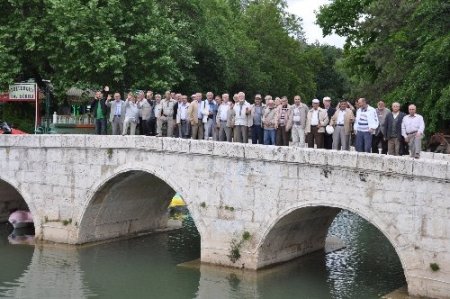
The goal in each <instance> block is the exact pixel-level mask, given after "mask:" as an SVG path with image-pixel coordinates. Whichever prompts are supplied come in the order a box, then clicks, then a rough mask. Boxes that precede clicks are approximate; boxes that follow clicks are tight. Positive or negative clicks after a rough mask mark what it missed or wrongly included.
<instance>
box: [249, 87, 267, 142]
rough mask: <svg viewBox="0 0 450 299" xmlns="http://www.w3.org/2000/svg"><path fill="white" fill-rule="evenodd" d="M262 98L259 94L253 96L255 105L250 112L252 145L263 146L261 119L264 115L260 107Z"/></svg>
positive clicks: (262, 108) (261, 106)
mask: <svg viewBox="0 0 450 299" xmlns="http://www.w3.org/2000/svg"><path fill="white" fill-rule="evenodd" d="M261 100H262V98H261V95H260V94H257V95H255V103H254V104H253V105H252V108H251V110H250V115H251V120H252V122H253V123H252V126H251V130H252V144H264V130H263V128H262V117H263V114H264V107H263V105H262V101H261Z"/></svg>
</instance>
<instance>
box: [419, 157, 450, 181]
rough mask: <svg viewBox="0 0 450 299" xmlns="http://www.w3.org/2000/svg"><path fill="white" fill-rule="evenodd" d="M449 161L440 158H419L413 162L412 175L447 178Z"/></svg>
mask: <svg viewBox="0 0 450 299" xmlns="http://www.w3.org/2000/svg"><path fill="white" fill-rule="evenodd" d="M448 167H449V163H448V162H445V161H442V160H421V159H417V160H414V162H413V175H414V176H416V177H429V178H439V179H447V178H448V176H449V173H448V171H449V168H448Z"/></svg>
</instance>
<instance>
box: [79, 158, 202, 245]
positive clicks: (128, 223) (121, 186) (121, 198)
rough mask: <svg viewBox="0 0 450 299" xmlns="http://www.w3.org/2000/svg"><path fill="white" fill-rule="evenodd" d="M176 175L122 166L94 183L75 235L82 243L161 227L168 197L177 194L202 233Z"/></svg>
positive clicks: (190, 198)
mask: <svg viewBox="0 0 450 299" xmlns="http://www.w3.org/2000/svg"><path fill="white" fill-rule="evenodd" d="M178 179H179V175H178V174H172V175H170V174H168V173H167V171H165V170H163V169H154V168H152V167H142V165H125V166H122V167H119V168H117V169H115V170H114V171H113V172H111V173H108V174H106V175H105V176H104V177H102V178H101V179H100V180H98V181H97V182H95V183H94V184H93V186H92V187H91V188H90V191H89V192H88V194H87V196H86V199H85V202H84V203H83V205H82V210H81V216H80V217H79V220H78V223H79V228H78V238H77V241H76V242H75V243H77V244H83V243H89V242H95V241H100V240H106V239H112V238H116V237H121V236H127V235H132V234H137V233H141V232H148V231H153V230H158V229H164V228H165V227H166V225H167V211H168V206H169V204H170V200H171V199H172V197H173V196H174V194H175V193H179V194H180V195H181V197H182V198H183V200H184V201H185V203H186V206H187V209H188V210H189V212H190V214H191V217H192V218H193V221H194V223H195V225H196V227H197V230H198V232H199V234H200V237H201V236H202V233H203V231H204V225H203V222H202V221H201V220H200V219H199V217H197V215H196V214H195V210H194V209H193V208H192V203H193V201H192V200H193V199H192V196H190V195H189V192H188V190H187V189H186V188H183V186H182V185H181V184H179V182H178V181H177V180H178Z"/></svg>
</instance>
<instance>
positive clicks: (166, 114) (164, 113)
mask: <svg viewBox="0 0 450 299" xmlns="http://www.w3.org/2000/svg"><path fill="white" fill-rule="evenodd" d="M175 103H176V101H175V100H174V99H173V98H172V97H171V93H170V91H166V93H165V99H164V100H162V101H161V117H160V118H159V119H158V120H157V127H158V130H159V131H158V135H156V136H158V137H161V136H162V126H163V124H167V137H173V129H174V123H175V121H174V119H173V115H174V106H175Z"/></svg>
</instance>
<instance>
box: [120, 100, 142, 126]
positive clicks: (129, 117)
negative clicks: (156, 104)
mask: <svg viewBox="0 0 450 299" xmlns="http://www.w3.org/2000/svg"><path fill="white" fill-rule="evenodd" d="M125 107H126V109H125V110H126V112H125V120H124V122H123V131H122V135H127V133H128V127H130V135H135V134H136V126H137V124H138V122H139V107H138V105H137V103H136V95H135V94H133V93H132V92H130V93H128V97H127V100H126V101H125Z"/></svg>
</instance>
